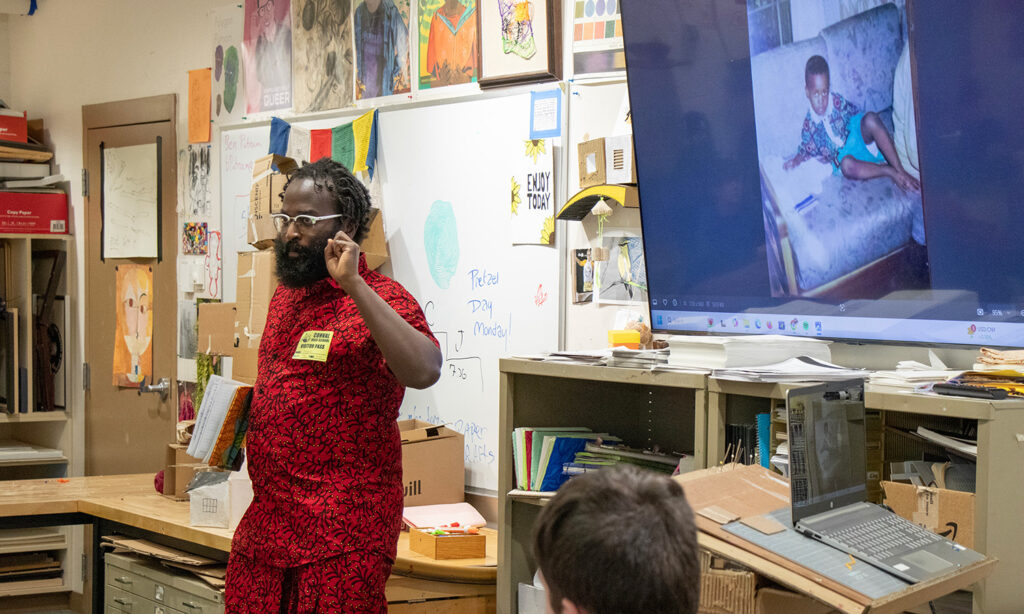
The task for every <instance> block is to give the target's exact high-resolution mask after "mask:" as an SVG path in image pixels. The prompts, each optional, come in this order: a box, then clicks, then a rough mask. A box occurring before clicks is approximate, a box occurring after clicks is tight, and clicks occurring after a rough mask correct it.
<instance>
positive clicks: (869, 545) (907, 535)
mask: <svg viewBox="0 0 1024 614" xmlns="http://www.w3.org/2000/svg"><path fill="white" fill-rule="evenodd" d="M823 535H825V536H827V537H829V538H831V539H833V540H835V541H838V542H841V543H844V544H846V545H847V546H849V547H850V548H851V549H853V550H857V551H859V552H862V553H864V554H866V555H868V556H871V557H873V558H876V559H887V558H889V557H893V556H898V555H901V554H905V553H907V552H910V551H913V550H917V549H919V548H922V547H924V546H927V545H928V544H933V543H935V542H941V541H943V538H942V537H940V536H939V535H936V534H935V533H932V532H931V531H928V530H925V529H922V528H921V527H919V526H917V525H916V524H913V523H912V522H910V521H908V520H905V519H903V518H901V517H899V516H897V515H895V514H886V515H885V516H882V517H880V518H875V519H874V520H869V521H867V522H863V523H861V524H856V525H853V526H851V527H846V528H843V529H840V530H838V531H831V532H827V533H823Z"/></svg>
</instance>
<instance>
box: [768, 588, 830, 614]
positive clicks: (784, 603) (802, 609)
mask: <svg viewBox="0 0 1024 614" xmlns="http://www.w3.org/2000/svg"><path fill="white" fill-rule="evenodd" d="M754 612H755V614H829V613H830V612H835V610H834V609H833V608H832V607H830V606H827V605H825V604H824V603H821V602H820V601H815V600H814V599H811V598H810V597H808V596H807V595H801V594H800V593H792V592H790V591H784V590H779V589H777V588H762V589H761V590H759V591H757V597H756V598H755V600H754Z"/></svg>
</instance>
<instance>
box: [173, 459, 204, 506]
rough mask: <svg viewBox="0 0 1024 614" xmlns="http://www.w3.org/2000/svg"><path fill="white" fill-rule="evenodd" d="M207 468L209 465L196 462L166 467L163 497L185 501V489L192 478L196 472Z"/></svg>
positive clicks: (186, 497)
mask: <svg viewBox="0 0 1024 614" xmlns="http://www.w3.org/2000/svg"><path fill="white" fill-rule="evenodd" d="M193 460H194V459H193ZM209 468H210V467H209V465H206V464H204V463H197V462H192V463H188V464H182V465H167V466H166V467H164V495H165V496H167V497H170V498H172V499H174V500H175V501H186V500H187V499H188V493H186V492H185V488H186V487H187V486H188V483H189V482H191V481H192V477H193V476H194V475H195V474H196V472H197V471H206V470H208V469H209Z"/></svg>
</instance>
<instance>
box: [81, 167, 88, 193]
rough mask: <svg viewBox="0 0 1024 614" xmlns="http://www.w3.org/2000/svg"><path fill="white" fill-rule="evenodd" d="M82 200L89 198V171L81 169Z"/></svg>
mask: <svg viewBox="0 0 1024 614" xmlns="http://www.w3.org/2000/svg"><path fill="white" fill-rule="evenodd" d="M82 198H89V169H87V168H83V169H82Z"/></svg>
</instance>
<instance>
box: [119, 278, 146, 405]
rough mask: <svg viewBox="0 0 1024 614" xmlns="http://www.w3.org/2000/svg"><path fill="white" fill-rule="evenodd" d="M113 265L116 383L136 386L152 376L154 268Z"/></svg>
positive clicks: (130, 386)
mask: <svg viewBox="0 0 1024 614" xmlns="http://www.w3.org/2000/svg"><path fill="white" fill-rule="evenodd" d="M115 268H116V271H117V286H116V292H117V294H116V297H115V298H116V304H115V307H114V308H115V310H116V314H117V316H116V325H115V328H116V331H115V334H114V370H113V373H114V378H113V379H114V381H113V384H114V385H115V386H120V387H122V388H138V387H139V382H141V381H142V378H143V377H145V378H147V379H149V380H152V379H153V311H152V306H153V269H152V267H149V266H147V265H144V264H120V265H118V266H117V267H115Z"/></svg>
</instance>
